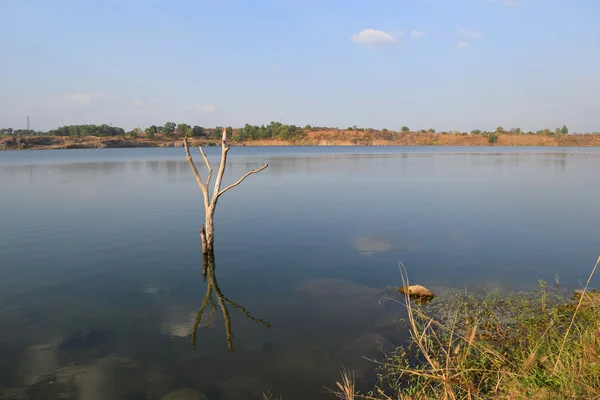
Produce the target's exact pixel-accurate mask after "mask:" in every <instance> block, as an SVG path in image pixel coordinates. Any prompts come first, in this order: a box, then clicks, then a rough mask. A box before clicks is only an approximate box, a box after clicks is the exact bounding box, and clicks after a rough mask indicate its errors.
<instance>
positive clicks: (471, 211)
mask: <svg viewBox="0 0 600 400" xmlns="http://www.w3.org/2000/svg"><path fill="white" fill-rule="evenodd" d="M207 153H208V154H209V157H210V158H211V159H213V162H215V163H216V162H217V159H218V157H219V155H220V153H219V149H217V148H208V149H207ZM194 154H195V158H196V161H197V165H198V166H199V167H200V166H201V162H200V161H201V158H200V156H199V154H198V152H197V150H196V151H195V153H194ZM229 154H230V156H229V160H230V165H229V167H228V169H227V172H226V176H225V179H224V180H225V183H226V184H227V183H230V182H233V181H235V180H237V179H238V178H239V177H240V176H242V175H243V174H244V173H245V172H246V171H247V170H250V169H253V168H256V167H258V166H260V165H262V164H263V163H266V162H269V163H270V167H269V168H268V169H267V170H265V171H263V172H261V173H260V174H258V175H253V176H251V177H249V178H248V180H247V181H246V182H244V184H243V185H241V186H239V187H237V188H235V189H233V190H231V191H229V192H228V193H226V194H225V195H224V196H223V197H222V198H221V199H220V201H219V204H218V207H217V215H216V221H215V222H216V233H215V235H216V242H215V246H216V265H217V267H216V269H215V276H216V278H217V279H218V286H219V287H220V290H221V291H222V294H223V295H224V296H225V297H227V298H228V299H229V300H231V301H232V302H233V303H235V304H239V305H241V306H243V307H244V308H245V309H246V310H247V311H248V312H249V313H250V314H251V315H252V316H254V317H256V318H261V319H264V320H266V321H268V322H269V323H270V324H271V328H270V329H269V328H266V327H264V326H263V325H261V324H259V323H257V322H255V321H252V320H250V319H248V318H247V317H246V316H245V315H244V313H243V311H242V310H240V309H238V308H236V307H234V306H231V304H230V306H229V314H230V317H231V325H232V331H233V335H234V337H233V344H234V346H235V351H234V352H231V351H230V350H229V349H228V347H227V339H226V335H225V328H224V318H223V314H222V312H221V309H220V307H219V305H218V304H217V305H216V307H217V310H216V313H215V315H214V318H213V320H212V324H211V325H210V327H208V328H203V327H200V329H199V330H198V336H197V345H196V348H195V349H192V345H191V335H192V331H193V326H194V322H195V318H196V313H197V312H198V310H199V308H200V307H201V304H202V301H203V298H204V294H205V291H206V283H205V282H204V281H203V278H202V255H201V249H200V240H199V235H198V232H199V228H200V225H201V223H202V222H203V201H202V194H201V192H200V190H199V188H198V186H197V184H196V182H195V180H194V177H193V175H192V173H191V171H190V169H189V166H188V164H187V163H186V161H185V156H184V151H183V149H181V148H170V149H98V150H66V151H59V150H57V151H23V152H0V188H1V189H0V204H1V208H0V398H2V399H22V398H31V399H58V398H61V399H62V398H73V399H75V398H77V399H85V400H92V399H93V400H100V399H102V400H109V399H159V400H160V399H162V398H163V397H165V396H166V395H168V394H169V393H171V392H174V391H179V390H184V389H187V390H185V391H183V392H179V395H180V397H177V398H179V399H183V398H188V399H198V398H200V397H199V396H198V393H202V394H203V395H204V396H206V398H208V399H211V400H218V399H260V398H261V393H263V392H267V391H270V392H271V393H273V394H275V395H283V397H284V399H286V400H289V399H307V398H310V399H316V398H333V397H332V396H331V395H330V394H326V393H325V390H326V389H325V387H330V388H333V387H334V386H335V380H336V379H337V378H338V377H339V372H340V370H341V369H342V366H346V367H348V368H351V369H354V370H355V371H356V376H357V380H358V382H359V384H361V385H363V386H364V387H365V388H368V387H369V385H370V384H372V382H373V378H374V366H373V365H372V364H370V363H369V362H368V361H366V360H364V359H362V358H361V357H362V356H367V357H376V356H377V355H378V346H379V344H382V345H384V347H385V346H387V347H390V346H393V345H395V344H398V343H400V342H401V340H402V338H403V337H404V334H405V333H404V332H402V331H401V330H400V329H399V328H398V326H397V324H396V323H395V321H397V319H398V318H400V317H401V316H402V306H401V305H400V304H397V303H395V302H393V301H389V300H386V298H387V297H389V295H388V294H387V293H388V292H389V287H391V286H398V285H400V284H401V279H400V274H399V271H398V263H399V261H402V262H403V263H404V265H405V266H406V268H407V271H408V274H409V277H410V279H411V281H412V282H416V283H419V284H422V285H425V286H428V287H430V288H432V289H433V290H434V291H436V292H443V291H446V290H452V289H463V290H464V289H465V288H466V289H467V290H476V289H478V290H487V289H493V288H498V289H502V290H521V289H531V288H535V287H536V285H537V280H538V279H539V278H543V279H545V280H547V281H549V282H551V283H552V284H553V283H554V275H555V274H559V275H560V282H561V285H563V286H566V287H568V288H572V287H578V286H579V285H580V283H579V282H583V283H584V282H585V280H586V279H587V277H588V274H589V272H590V271H591V268H592V266H593V264H594V262H595V261H596V259H597V258H598V256H599V255H600V235H599V233H598V232H599V229H600V228H599V227H600V209H599V204H600V173H599V171H600V150H599V149H591V148H570V149H566V148H514V147H512V148H502V147H485V148H474V147H468V148H467V147H465V148H461V147H454V148H450V147H448V148H433V147H426V148H419V147H411V148H403V147H385V148H378V147H363V148H359V147H351V148H322V147H319V148H292V147H286V148H232V149H231V151H230V153H229ZM201 173H203V175H204V174H205V173H206V171H205V169H204V168H202V169H201ZM593 286H599V282H598V279H596V280H595V282H593ZM210 308H211V306H210V304H209V306H208V308H207V312H206V313H205V314H206V315H207V314H208V313H209V311H210ZM194 391H196V392H194ZM194 393H195V394H194ZM185 396H187V397H185ZM167 398H169V399H171V400H172V399H174V398H175V397H174V396H173V395H171V397H167Z"/></svg>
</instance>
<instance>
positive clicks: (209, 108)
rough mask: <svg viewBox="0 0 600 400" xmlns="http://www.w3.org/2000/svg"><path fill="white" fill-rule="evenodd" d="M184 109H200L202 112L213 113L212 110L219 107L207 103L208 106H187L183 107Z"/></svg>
mask: <svg viewBox="0 0 600 400" xmlns="http://www.w3.org/2000/svg"><path fill="white" fill-rule="evenodd" d="M183 109H184V110H187V111H198V112H202V113H211V112H215V111H217V107H216V106H212V105H206V106H185V107H183Z"/></svg>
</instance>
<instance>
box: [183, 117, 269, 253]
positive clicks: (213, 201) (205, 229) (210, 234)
mask: <svg viewBox="0 0 600 400" xmlns="http://www.w3.org/2000/svg"><path fill="white" fill-rule="evenodd" d="M183 144H184V146H185V156H186V158H187V160H188V162H189V163H190V168H191V169H192V172H193V173H194V176H195V177H196V181H197V182H198V185H199V186H200V190H201V191H202V195H203V196H204V211H205V224H204V225H202V227H201V228H200V238H201V240H202V253H203V254H207V253H210V252H212V251H213V249H214V240H215V236H214V232H215V231H214V224H213V219H214V215H215V208H216V207H217V200H219V197H220V196H221V195H222V194H223V193H225V192H226V191H228V190H229V189H232V188H234V187H236V186H237V185H239V184H240V183H242V182H243V181H244V179H246V178H247V177H248V176H250V175H252V174H256V173H258V172H260V171H262V170H263V169H265V168H267V167H268V166H269V164H265V165H263V166H262V167H260V168H258V169H254V170H252V171H249V172H247V173H246V174H245V175H244V176H242V177H241V178H240V179H239V180H238V181H237V182H235V183H233V184H231V185H229V186H227V187H226V188H225V189H221V182H222V180H223V174H224V173H225V168H226V167H227V152H228V151H229V145H228V144H227V130H226V129H225V128H224V129H223V138H222V139H221V164H220V165H219V171H218V172H217V179H216V180H215V187H214V189H213V193H212V196H211V195H210V194H209V185H210V179H211V177H212V167H211V166H210V162H209V161H208V157H206V153H204V150H203V149H202V146H200V147H199V149H200V154H202V158H203V159H204V163H205V164H206V168H207V169H208V178H207V179H206V183H204V181H203V180H202V177H201V176H200V173H199V172H198V169H197V168H196V164H195V163H194V160H193V159H192V155H191V154H190V149H189V146H188V142H187V137H185V136H184V138H183Z"/></svg>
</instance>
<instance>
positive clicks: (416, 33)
mask: <svg viewBox="0 0 600 400" xmlns="http://www.w3.org/2000/svg"><path fill="white" fill-rule="evenodd" d="M421 36H425V32H421V31H410V37H412V38H416V37H421Z"/></svg>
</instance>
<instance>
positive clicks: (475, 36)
mask: <svg viewBox="0 0 600 400" xmlns="http://www.w3.org/2000/svg"><path fill="white" fill-rule="evenodd" d="M458 33H460V34H461V35H462V36H464V37H468V38H469V39H482V38H483V35H482V34H481V33H478V32H473V31H472V30H470V29H464V28H463V29H459V30H458Z"/></svg>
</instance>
